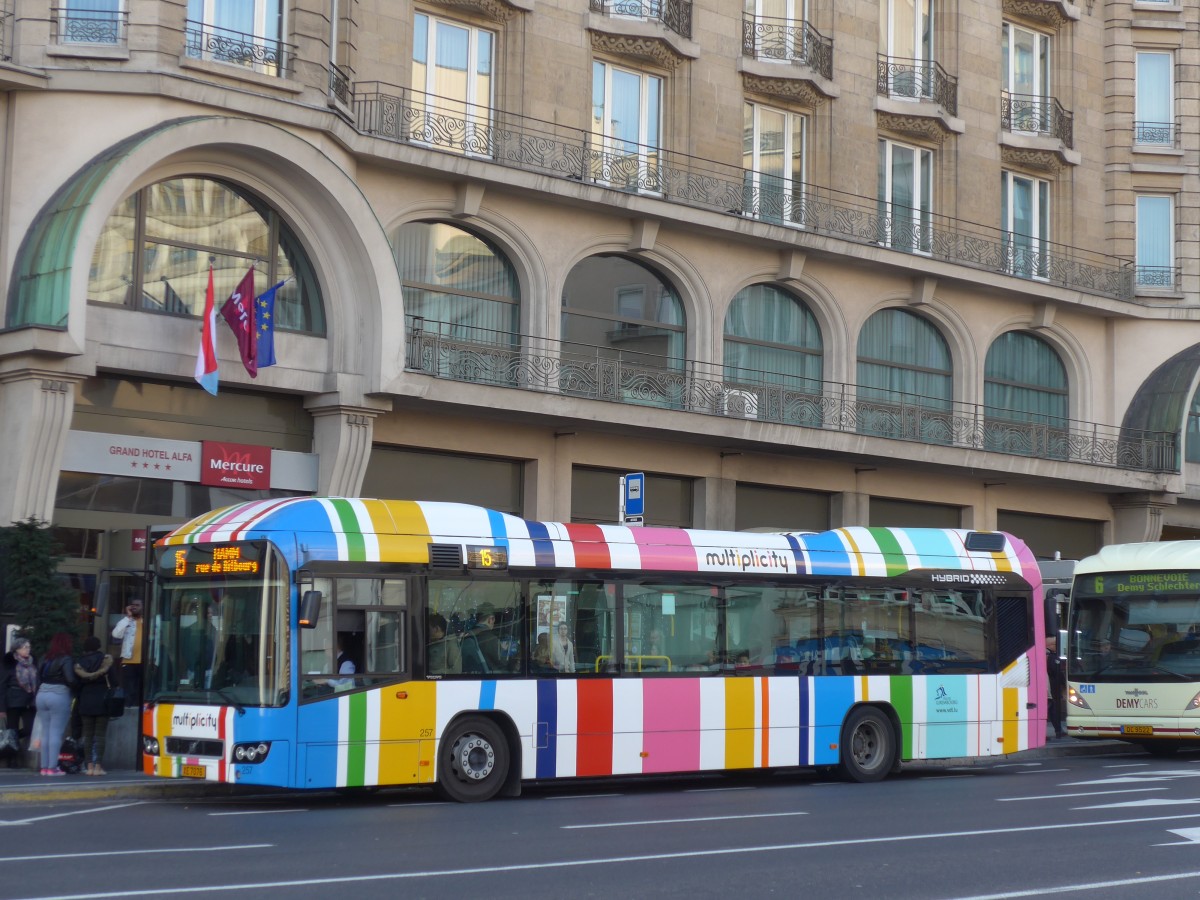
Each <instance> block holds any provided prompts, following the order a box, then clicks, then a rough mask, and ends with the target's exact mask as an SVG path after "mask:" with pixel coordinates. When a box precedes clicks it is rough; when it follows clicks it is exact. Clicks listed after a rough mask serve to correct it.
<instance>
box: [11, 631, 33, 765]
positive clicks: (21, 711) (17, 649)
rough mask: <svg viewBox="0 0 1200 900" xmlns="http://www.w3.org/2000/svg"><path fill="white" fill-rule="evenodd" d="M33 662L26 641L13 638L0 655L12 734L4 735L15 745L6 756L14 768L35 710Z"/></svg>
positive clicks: (18, 760) (30, 650) (30, 729)
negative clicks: (11, 753) (10, 648)
mask: <svg viewBox="0 0 1200 900" xmlns="http://www.w3.org/2000/svg"><path fill="white" fill-rule="evenodd" d="M37 689H38V676H37V665H36V663H35V661H34V658H33V650H32V648H31V647H30V646H29V641H28V640H27V639H25V638H23V637H19V638H16V639H15V640H14V641H13V644H12V650H11V651H10V652H9V653H7V654H5V656H4V706H5V712H6V714H7V716H8V725H7V728H8V730H9V731H10V732H12V734H9V735H6V737H7V738H8V739H9V740H10V741H11V742H14V743H15V744H16V746H15V747H13V748H12V750H13V755H12V756H10V757H9V759H8V765H9V768H18V767H19V766H20V765H21V763H22V760H21V741H23V740H25V739H26V738H29V737H30V736H31V735H32V734H33V717H34V714H35V713H36V709H35V708H34V702H33V698H34V697H35V696H36V694H37Z"/></svg>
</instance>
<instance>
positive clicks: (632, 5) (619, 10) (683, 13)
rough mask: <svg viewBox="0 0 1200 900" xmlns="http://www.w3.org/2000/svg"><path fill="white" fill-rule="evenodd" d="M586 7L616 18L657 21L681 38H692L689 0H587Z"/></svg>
mask: <svg viewBox="0 0 1200 900" xmlns="http://www.w3.org/2000/svg"><path fill="white" fill-rule="evenodd" d="M588 9H589V10H591V11H592V12H594V13H599V14H600V15H602V16H611V17H613V18H618V19H639V20H641V21H643V22H659V23H661V24H662V25H663V27H665V28H666V29H667V30H669V31H673V32H675V34H677V35H679V36H680V37H681V38H686V39H687V40H689V41H690V40H691V39H692V4H691V2H690V0H588Z"/></svg>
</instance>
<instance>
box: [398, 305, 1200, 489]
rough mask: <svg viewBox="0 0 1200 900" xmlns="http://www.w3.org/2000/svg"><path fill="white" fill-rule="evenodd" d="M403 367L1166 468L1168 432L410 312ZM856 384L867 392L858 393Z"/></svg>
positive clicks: (734, 415)
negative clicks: (879, 393) (875, 395)
mask: <svg viewBox="0 0 1200 900" xmlns="http://www.w3.org/2000/svg"><path fill="white" fill-rule="evenodd" d="M406 333H407V337H406V357H405V368H406V370H408V371H410V372H415V373H419V374H423V375H428V376H431V377H433V378H440V379H446V380H450V381H458V382H469V383H472V384H485V385H491V386H495V387H505V388H512V389H516V390H525V391H536V392H539V393H548V394H559V395H562V396H568V397H576V398H584V399H589V400H603V401H608V402H612V403H624V404H631V405H637V406H653V407H657V408H661V409H669V410H677V411H680V412H689V413H696V414H699V415H708V416H719V417H723V418H727V419H740V420H754V421H761V422H771V423H777V424H783V425H791V426H795V427H798V428H813V429H820V430H823V431H838V432H848V433H853V434H862V435H868V436H874V437H884V438H888V439H890V440H898V441H909V442H914V443H919V444H927V445H929V444H932V445H938V446H947V447H957V448H961V449H963V450H982V451H990V452H994V453H1001V454H1005V455H1009V456H1024V457H1032V458H1037V459H1047V460H1056V461H1062V462H1072V463H1083V464H1086V465H1092V466H1102V467H1106V468H1115V469H1127V470H1132V471H1141V472H1156V473H1161V472H1176V471H1178V467H1179V460H1178V445H1179V441H1178V437H1177V436H1176V435H1174V434H1168V433H1164V432H1141V431H1132V430H1128V429H1126V430H1123V429H1121V428H1116V427H1112V426H1108V425H1098V424H1095V423H1091V422H1079V421H1074V420H1068V419H1060V418H1054V419H1053V420H1048V421H1044V422H1043V421H1031V420H1030V418H1031V417H1028V416H1027V415H1026V414H1024V413H1020V412H1013V413H1011V414H1010V413H1006V412H1005V411H1004V410H996V409H993V408H989V407H984V406H983V405H982V404H969V403H950V402H947V401H944V400H938V399H934V398H928V397H917V396H914V395H895V394H892V395H890V396H889V397H888V398H887V399H886V400H879V399H859V398H858V397H857V396H856V389H855V387H854V386H853V385H846V384H838V383H835V382H822V381H815V380H812V379H805V378H799V377H796V376H787V375H777V374H773V373H769V372H748V371H747V370H746V369H744V368H739V369H736V370H734V369H727V368H725V367H723V366H714V365H708V364H704V363H700V362H697V361H692V360H667V359H664V358H662V357H655V356H651V355H649V354H638V353H627V352H625V351H623V350H620V349H617V348H615V347H611V346H607V347H592V346H586V345H582V344H575V343H568V342H565V341H551V340H547V339H544V338H537V337H533V336H530V335H515V334H508V333H503V334H502V333H497V332H494V331H490V330H485V329H479V328H474V327H471V326H464V325H456V324H452V323H444V322H432V321H427V320H425V319H423V318H421V317H419V316H409V317H408V320H407V329H406ZM864 393H866V392H864Z"/></svg>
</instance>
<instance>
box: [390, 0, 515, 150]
mask: <svg viewBox="0 0 1200 900" xmlns="http://www.w3.org/2000/svg"><path fill="white" fill-rule="evenodd" d="M495 44H496V35H495V34H494V33H493V32H491V31H487V30H486V29H483V28H475V27H473V26H470V25H464V24H462V23H459V22H453V21H450V20H447V19H441V18H438V17H437V16H431V15H428V14H426V13H417V14H416V15H415V16H413V63H412V88H413V92H412V103H411V108H410V109H409V110H408V111H407V116H406V119H407V121H408V126H409V134H408V135H407V136H408V138H409V139H410V140H416V141H424V142H427V143H435V144H437V145H438V146H440V147H443V148H449V149H459V150H462V151H463V152H467V153H479V154H481V155H488V154H489V153H490V128H489V125H490V122H491V107H492V91H493V78H494V75H493V64H494V63H493V51H494V48H495ZM446 135H455V139H454V140H453V141H447V140H446Z"/></svg>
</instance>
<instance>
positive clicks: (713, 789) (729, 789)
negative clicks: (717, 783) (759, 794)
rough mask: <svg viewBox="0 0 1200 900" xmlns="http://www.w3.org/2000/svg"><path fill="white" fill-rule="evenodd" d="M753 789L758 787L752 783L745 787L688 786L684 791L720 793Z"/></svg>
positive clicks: (688, 792) (691, 792)
mask: <svg viewBox="0 0 1200 900" xmlns="http://www.w3.org/2000/svg"><path fill="white" fill-rule="evenodd" d="M753 790H757V788H754V787H752V786H751V785H746V786H745V787H719V788H688V789H687V790H686V791H684V792H683V793H685V794H719V793H722V792H724V791H753Z"/></svg>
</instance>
